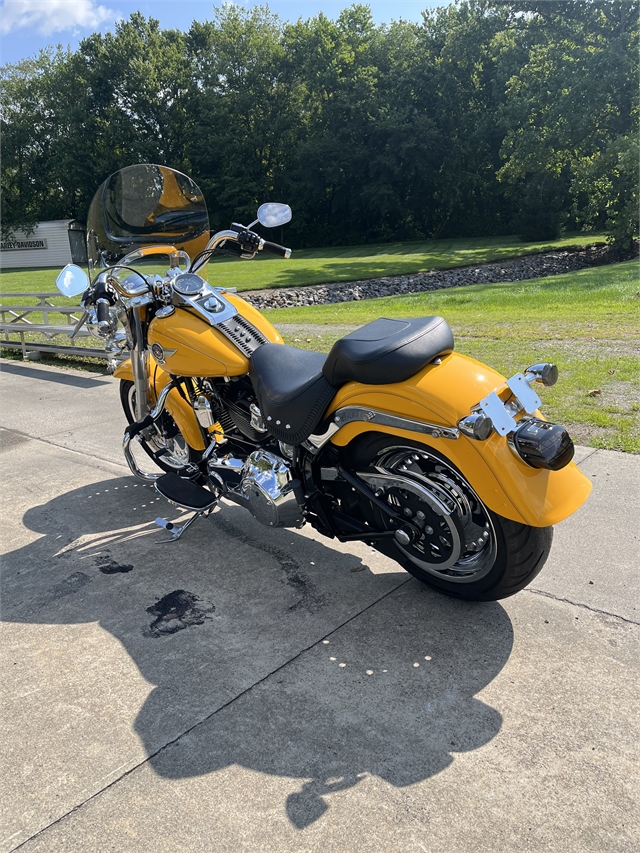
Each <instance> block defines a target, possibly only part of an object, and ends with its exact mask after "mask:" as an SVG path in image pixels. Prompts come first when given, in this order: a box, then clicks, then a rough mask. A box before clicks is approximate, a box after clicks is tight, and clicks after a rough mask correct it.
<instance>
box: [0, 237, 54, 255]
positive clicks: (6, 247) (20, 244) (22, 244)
mask: <svg viewBox="0 0 640 853" xmlns="http://www.w3.org/2000/svg"><path fill="white" fill-rule="evenodd" d="M46 248H47V241H46V240H42V239H38V240H6V241H5V240H3V241H2V243H1V244H0V249H1V250H2V251H3V252H12V251H15V250H16V249H46Z"/></svg>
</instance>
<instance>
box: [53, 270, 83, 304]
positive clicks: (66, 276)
mask: <svg viewBox="0 0 640 853" xmlns="http://www.w3.org/2000/svg"><path fill="white" fill-rule="evenodd" d="M90 284H91V282H90V281H89V276H88V275H87V274H86V272H85V271H84V270H83V269H81V268H80V267H77V266H75V264H67V265H66V267H65V268H64V269H63V270H62V272H61V273H59V275H58V278H57V279H56V287H57V288H58V290H59V291H60V293H62V295H63V296H68V297H69V298H71V297H72V296H79V294H81V293H83V292H84V291H85V290H86V289H87V288H88V287H89V285H90Z"/></svg>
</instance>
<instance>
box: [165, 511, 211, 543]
mask: <svg viewBox="0 0 640 853" xmlns="http://www.w3.org/2000/svg"><path fill="white" fill-rule="evenodd" d="M201 514H202V513H199V512H196V513H194V514H193V515H192V516H191V518H188V519H187V520H186V521H185V523H184V524H183V525H182V527H178V526H177V525H176V524H174V523H173V522H172V521H167V520H166V519H165V518H156V520H155V523H156V524H157V525H158V527H164V529H165V530H166V531H167V533H169V538H168V539H158V543H157V544H158V545H161V544H162V543H163V542H175V541H176V539H179V538H180V537H181V536H182V534H183V533H184V532H185V530H186V529H187V527H189V526H190V525H191V524H193V522H194V521H195V520H196V518H198V517H199V516H200V515H201Z"/></svg>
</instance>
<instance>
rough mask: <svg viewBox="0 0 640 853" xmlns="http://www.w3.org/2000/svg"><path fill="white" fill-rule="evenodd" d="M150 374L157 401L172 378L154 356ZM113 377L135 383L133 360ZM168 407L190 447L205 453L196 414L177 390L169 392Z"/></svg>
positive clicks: (119, 367)
mask: <svg viewBox="0 0 640 853" xmlns="http://www.w3.org/2000/svg"><path fill="white" fill-rule="evenodd" d="M149 374H150V376H151V377H152V380H153V381H152V388H151V394H152V396H153V398H154V400H156V399H157V398H158V394H159V393H160V392H161V391H162V389H163V388H164V386H165V385H167V384H168V383H169V382H170V381H171V377H170V376H169V374H168V373H167V372H166V371H165V370H163V369H162V368H161V367H160V365H159V364H158V363H157V362H156V361H155V359H154V358H153V356H150V357H149ZM113 375H114V376H115V377H116V379H128V380H130V381H131V382H133V368H132V366H131V359H129V358H128V359H127V360H126V361H123V362H122V363H121V364H119V365H118V366H117V367H116V369H115V370H114V372H113ZM166 407H167V411H168V412H169V414H170V415H171V417H172V418H173V419H174V421H175V422H176V424H177V426H178V429H179V430H180V432H181V433H182V435H183V436H184V438H185V441H186V442H187V444H188V445H189V447H192V448H193V449H194V450H199V451H203V450H204V449H205V444H204V441H203V438H202V432H201V431H200V425H199V424H198V421H197V419H196V416H195V413H194V411H193V409H192V407H191V406H190V405H189V404H188V403H187V402H186V401H185V400H183V399H182V397H181V396H180V394H179V393H178V392H177V391H176V390H175V388H174V389H173V391H170V392H169V396H168V397H167V402H166Z"/></svg>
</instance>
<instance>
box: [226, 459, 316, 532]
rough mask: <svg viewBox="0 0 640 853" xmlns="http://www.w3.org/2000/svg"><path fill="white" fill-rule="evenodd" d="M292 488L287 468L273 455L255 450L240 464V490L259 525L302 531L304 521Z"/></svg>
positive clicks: (285, 463) (291, 479) (286, 464)
mask: <svg viewBox="0 0 640 853" xmlns="http://www.w3.org/2000/svg"><path fill="white" fill-rule="evenodd" d="M293 486H294V480H293V477H292V475H291V468H290V466H289V464H288V463H287V462H285V460H284V459H282V458H281V457H280V456H276V455H275V454H274V453H268V452H267V451H266V450H256V451H254V452H253V453H252V454H251V455H250V456H249V457H248V458H247V460H246V462H245V463H244V466H243V469H242V481H241V483H240V490H241V491H242V496H243V497H244V498H245V500H246V501H247V508H248V509H249V512H250V513H251V514H252V515H253V516H254V518H256V519H257V520H258V521H259V522H260V524H264V525H266V526H267V527H302V525H303V524H304V518H303V515H302V510H301V508H300V505H299V504H298V501H297V500H296V496H295V494H294V492H293Z"/></svg>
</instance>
